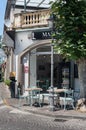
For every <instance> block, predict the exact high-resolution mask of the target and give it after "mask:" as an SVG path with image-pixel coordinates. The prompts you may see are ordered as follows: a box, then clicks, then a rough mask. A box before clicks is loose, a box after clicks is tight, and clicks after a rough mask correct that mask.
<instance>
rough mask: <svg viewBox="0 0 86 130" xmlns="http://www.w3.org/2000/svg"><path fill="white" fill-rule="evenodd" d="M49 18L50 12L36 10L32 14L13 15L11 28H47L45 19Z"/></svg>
mask: <svg viewBox="0 0 86 130" xmlns="http://www.w3.org/2000/svg"><path fill="white" fill-rule="evenodd" d="M49 16H50V10H38V11H34V12H25V13H24V12H23V13H20V14H15V15H14V24H13V28H15V29H18V28H27V27H28V28H33V27H47V26H48V21H47V19H48V18H49Z"/></svg>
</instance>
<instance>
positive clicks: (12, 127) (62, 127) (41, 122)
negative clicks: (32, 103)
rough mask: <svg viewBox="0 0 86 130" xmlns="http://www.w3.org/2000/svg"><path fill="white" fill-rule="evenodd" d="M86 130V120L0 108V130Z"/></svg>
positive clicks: (6, 107) (5, 107)
mask: <svg viewBox="0 0 86 130" xmlns="http://www.w3.org/2000/svg"><path fill="white" fill-rule="evenodd" d="M5 129H6V130H24V129H25V130H86V120H83V119H67V118H66V119H61V118H55V117H47V116H43V115H36V114H35V115H34V114H31V113H29V112H28V113H27V112H23V111H20V110H18V109H15V108H12V107H8V106H5V105H4V106H3V107H0V130H5Z"/></svg>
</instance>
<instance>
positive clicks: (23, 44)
mask: <svg viewBox="0 0 86 130" xmlns="http://www.w3.org/2000/svg"><path fill="white" fill-rule="evenodd" d="M31 35H32V32H31V31H24V32H16V36H15V54H19V53H21V52H22V51H23V50H24V49H26V48H27V47H28V46H30V45H31V44H33V40H32V39H31Z"/></svg>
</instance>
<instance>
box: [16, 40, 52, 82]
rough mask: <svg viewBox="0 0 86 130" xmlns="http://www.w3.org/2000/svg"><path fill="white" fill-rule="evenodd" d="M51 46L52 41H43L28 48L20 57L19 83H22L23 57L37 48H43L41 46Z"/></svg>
mask: <svg viewBox="0 0 86 130" xmlns="http://www.w3.org/2000/svg"><path fill="white" fill-rule="evenodd" d="M50 44H51V40H50V39H48V40H41V41H38V42H36V43H34V44H32V45H30V46H29V47H28V48H26V49H25V50H24V51H23V52H22V53H21V54H20V55H19V56H18V68H19V69H18V79H17V81H18V82H20V83H21V79H22V78H21V69H20V68H21V61H22V57H23V56H24V55H25V54H27V53H28V52H29V51H31V50H33V49H35V48H38V47H41V46H44V45H50Z"/></svg>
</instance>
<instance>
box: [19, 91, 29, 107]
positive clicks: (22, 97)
mask: <svg viewBox="0 0 86 130" xmlns="http://www.w3.org/2000/svg"><path fill="white" fill-rule="evenodd" d="M18 93H19V103H18V104H19V107H20V106H21V101H22V99H25V100H26V104H29V102H30V101H29V100H30V98H29V94H28V92H25V93H24V94H23V95H20V89H18Z"/></svg>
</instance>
